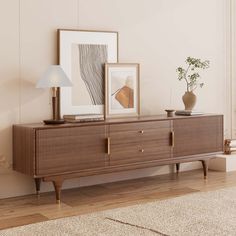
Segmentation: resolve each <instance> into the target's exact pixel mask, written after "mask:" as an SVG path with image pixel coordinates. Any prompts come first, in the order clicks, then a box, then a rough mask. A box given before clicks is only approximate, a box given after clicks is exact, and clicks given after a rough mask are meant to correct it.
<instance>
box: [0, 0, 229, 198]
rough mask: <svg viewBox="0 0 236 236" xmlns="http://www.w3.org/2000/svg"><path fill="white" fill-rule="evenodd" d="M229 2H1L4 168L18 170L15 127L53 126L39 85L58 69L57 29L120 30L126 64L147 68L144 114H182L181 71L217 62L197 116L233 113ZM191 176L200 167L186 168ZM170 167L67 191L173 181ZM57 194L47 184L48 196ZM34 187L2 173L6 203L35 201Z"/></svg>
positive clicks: (0, 143) (0, 153)
mask: <svg viewBox="0 0 236 236" xmlns="http://www.w3.org/2000/svg"><path fill="white" fill-rule="evenodd" d="M226 2H227V0H198V1H195V0H138V1H137V0H99V1H98V0H70V1H68V0H33V1H32V0H18V1H16V0H1V1H0V26H1V27H0V28H1V31H0V42H1V44H0V52H1V53H0V62H1V63H0V160H1V159H4V158H5V159H6V160H7V161H8V162H9V163H11V162H12V146H11V142H12V135H11V134H12V130H11V127H12V124H14V123H28V122H39V121H41V120H43V119H45V118H49V117H50V114H51V110H50V95H49V91H45V90H39V89H35V87H34V86H35V83H36V81H37V80H38V79H39V77H40V76H41V74H42V73H43V71H44V70H45V68H46V67H47V66H48V65H49V64H53V63H56V58H57V47H56V46H57V45H56V42H57V40H56V29H58V28H71V29H72V28H80V29H96V30H115V31H119V35H120V42H119V47H120V62H139V63H140V64H141V107H142V113H143V114H160V113H163V112H164V109H166V108H176V109H182V108H183V105H182V101H181V97H182V95H183V94H184V90H185V85H184V83H180V82H179V81H178V80H177V76H176V71H175V70H176V67H177V66H179V65H182V64H183V63H184V61H185V58H186V57H187V56H194V57H199V58H202V59H209V60H210V61H211V68H210V69H209V70H208V71H206V72H204V73H203V77H204V78H205V83H206V86H205V87H204V88H203V89H202V90H198V91H197V96H198V103H197V107H196V109H199V110H202V111H205V112H216V113H224V112H225V100H226V99H225V96H226V95H225V83H226V62H225V61H226V60H225V59H226V28H227V27H226ZM183 166H184V167H183V169H192V168H198V167H199V164H187V165H183ZM170 170H171V168H169V167H158V168H151V169H146V170H143V171H137V170H136V171H133V172H128V173H127V172H126V173H122V174H121V173H116V174H110V175H105V176H100V177H86V178H81V179H79V180H72V181H67V183H66V184H65V187H72V186H78V185H80V186H81V185H88V184H94V183H98V182H100V183H101V182H106V181H113V180H118V179H125V178H130V177H140V176H148V175H154V174H161V173H167V172H169V171H170ZM49 189H52V187H51V185H50V184H45V185H44V187H43V190H44V191H47V190H49ZM33 191H34V186H33V181H32V180H31V179H30V178H28V177H26V176H24V175H21V174H18V173H15V172H13V171H11V170H7V169H6V168H1V169H0V198H4V197H9V196H16V195H22V194H28V193H32V192H33Z"/></svg>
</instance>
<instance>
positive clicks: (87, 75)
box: [78, 44, 108, 105]
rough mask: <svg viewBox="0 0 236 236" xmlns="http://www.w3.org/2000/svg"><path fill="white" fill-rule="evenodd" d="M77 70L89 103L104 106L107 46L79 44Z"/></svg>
mask: <svg viewBox="0 0 236 236" xmlns="http://www.w3.org/2000/svg"><path fill="white" fill-rule="evenodd" d="M78 50H79V69H80V76H81V79H82V80H83V82H84V84H85V86H86V88H87V91H88V94H89V97H90V99H91V103H92V104H93V105H103V104H104V94H105V91H104V77H105V76H104V64H105V63H106V62H107V58H108V55H107V45H91V44H79V45H78Z"/></svg>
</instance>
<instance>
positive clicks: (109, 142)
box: [107, 137, 111, 155]
mask: <svg viewBox="0 0 236 236" xmlns="http://www.w3.org/2000/svg"><path fill="white" fill-rule="evenodd" d="M107 154H108V155H110V154H111V138H110V137H108V138H107Z"/></svg>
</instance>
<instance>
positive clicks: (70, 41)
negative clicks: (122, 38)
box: [58, 29, 118, 116]
mask: <svg viewBox="0 0 236 236" xmlns="http://www.w3.org/2000/svg"><path fill="white" fill-rule="evenodd" d="M58 40H59V64H60V65H61V67H62V69H63V70H64V71H65V73H66V75H67V76H68V78H69V79H70V80H71V81H72V83H73V86H72V87H63V88H61V89H60V113H61V116H63V115H76V114H79V115H81V114H99V115H100V114H104V102H105V91H104V84H105V74H104V72H105V71H104V64H105V63H116V62H118V32H113V31H87V30H65V29H59V30H58ZM77 46H78V50H75V49H77ZM91 50H92V52H93V51H95V53H88V51H89V52H90V51H91ZM97 50H103V51H102V52H101V53H100V52H97ZM82 54H83V55H82ZM81 55H82V56H81ZM84 55H85V56H84ZM100 55H104V56H103V57H102V56H100ZM96 56H97V58H96ZM89 60H90V61H91V63H90V62H88V61H89ZM77 61H78V62H77ZM95 62H96V63H97V64H96V65H95ZM100 64H101V65H100ZM98 65H99V66H98ZM101 66H103V67H101ZM91 67H92V68H91ZM94 68H95V69H96V70H97V71H94V70H95V69H94ZM90 69H91V72H90V73H88V70H90ZM84 74H85V76H84ZM94 75H98V78H94V77H93V76H94ZM83 76H84V77H85V79H84V78H82V77H83ZM81 78H82V79H81ZM89 80H90V81H89ZM91 80H92V81H93V82H92V83H94V84H92V85H90V83H91ZM100 80H101V81H100ZM98 81H99V84H98ZM89 85H90V87H89ZM98 88H99V90H98ZM94 90H96V91H94Z"/></svg>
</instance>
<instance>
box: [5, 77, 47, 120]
mask: <svg viewBox="0 0 236 236" xmlns="http://www.w3.org/2000/svg"><path fill="white" fill-rule="evenodd" d="M0 85H1V86H0V94H1V98H2V99H1V100H0V107H1V114H0V116H2V115H3V114H2V113H5V112H12V110H14V109H19V103H20V102H21V101H20V95H21V88H24V93H25V94H27V95H28V96H24V101H22V102H23V103H24V104H25V103H28V102H31V101H32V100H34V99H35V98H37V97H39V96H40V95H41V94H42V91H41V90H40V89H35V83H32V82H30V81H28V80H24V79H21V81H19V79H9V80H7V81H5V82H3V83H1V84H0ZM32 91H33V92H32ZM4 98H5V99H4Z"/></svg>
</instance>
